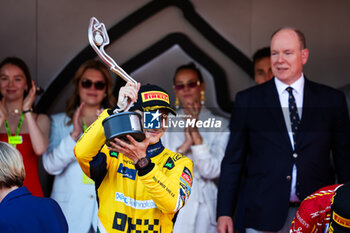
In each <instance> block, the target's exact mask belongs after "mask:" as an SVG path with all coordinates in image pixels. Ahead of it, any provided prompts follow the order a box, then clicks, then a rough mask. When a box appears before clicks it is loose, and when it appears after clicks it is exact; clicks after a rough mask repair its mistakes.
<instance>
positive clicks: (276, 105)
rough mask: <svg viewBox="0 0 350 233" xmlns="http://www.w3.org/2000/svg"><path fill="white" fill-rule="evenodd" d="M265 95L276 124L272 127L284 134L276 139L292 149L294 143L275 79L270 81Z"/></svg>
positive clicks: (266, 103)
mask: <svg viewBox="0 0 350 233" xmlns="http://www.w3.org/2000/svg"><path fill="white" fill-rule="evenodd" d="M264 96H265V99H264V101H265V106H268V108H269V110H270V112H271V117H272V119H273V122H274V124H275V125H274V126H272V127H274V128H276V129H277V130H278V131H279V132H281V135H282V137H278V138H276V139H277V140H279V141H280V144H281V145H288V149H289V150H292V145H291V143H290V139H289V136H288V131H287V127H286V123H285V120H284V116H283V112H282V108H281V103H280V99H279V95H278V92H277V88H276V85H275V81H274V79H272V80H270V81H268V83H267V88H266V89H265V95H264Z"/></svg>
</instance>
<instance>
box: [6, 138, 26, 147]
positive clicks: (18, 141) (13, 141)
mask: <svg viewBox="0 0 350 233" xmlns="http://www.w3.org/2000/svg"><path fill="white" fill-rule="evenodd" d="M8 140H9V144H11V145H14V146H16V145H17V144H22V142H23V139H22V136H8Z"/></svg>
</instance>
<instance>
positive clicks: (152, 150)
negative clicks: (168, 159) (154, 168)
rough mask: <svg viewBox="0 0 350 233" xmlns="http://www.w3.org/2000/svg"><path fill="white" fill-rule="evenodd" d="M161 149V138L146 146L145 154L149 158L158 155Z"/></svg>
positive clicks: (162, 147)
mask: <svg viewBox="0 0 350 233" xmlns="http://www.w3.org/2000/svg"><path fill="white" fill-rule="evenodd" d="M163 150H164V146H163V144H162V142H161V140H159V142H157V143H156V144H153V145H149V146H148V147H147V150H146V156H147V157H149V158H152V157H154V156H156V155H159V154H160V153H161V152H162V151H163Z"/></svg>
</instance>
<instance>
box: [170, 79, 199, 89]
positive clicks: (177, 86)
mask: <svg viewBox="0 0 350 233" xmlns="http://www.w3.org/2000/svg"><path fill="white" fill-rule="evenodd" d="M200 84H201V83H200V82H199V81H192V82H189V83H187V84H183V83H182V84H175V85H174V88H175V90H177V91H179V90H182V89H185V87H188V88H195V87H197V86H199V85H200Z"/></svg>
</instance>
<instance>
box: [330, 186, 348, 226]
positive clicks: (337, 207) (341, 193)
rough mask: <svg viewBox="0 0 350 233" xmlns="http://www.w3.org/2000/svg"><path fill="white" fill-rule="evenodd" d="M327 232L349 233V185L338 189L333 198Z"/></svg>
mask: <svg viewBox="0 0 350 233" xmlns="http://www.w3.org/2000/svg"><path fill="white" fill-rule="evenodd" d="M329 232H334V233H338V232H350V183H347V184H344V185H343V186H341V187H339V188H338V190H337V191H336V192H335V194H334V196H333V200H332V204H331V219H330V224H329Z"/></svg>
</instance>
